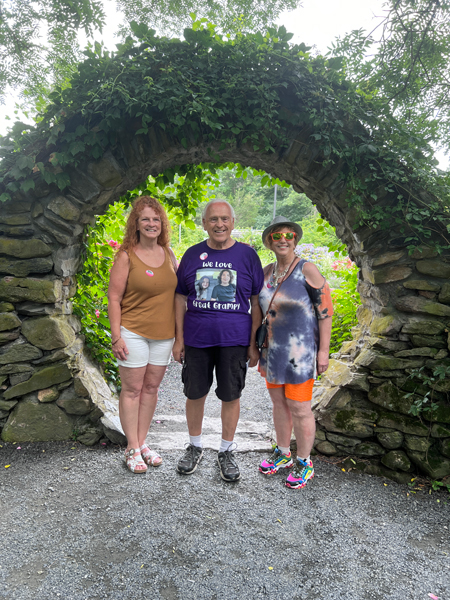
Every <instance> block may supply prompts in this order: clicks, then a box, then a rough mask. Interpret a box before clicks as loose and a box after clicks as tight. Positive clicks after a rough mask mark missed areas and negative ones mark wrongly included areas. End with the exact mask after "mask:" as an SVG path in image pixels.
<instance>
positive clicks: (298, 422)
mask: <svg viewBox="0 0 450 600" xmlns="http://www.w3.org/2000/svg"><path fill="white" fill-rule="evenodd" d="M286 403H287V407H288V410H289V412H290V414H291V415H292V422H293V423H294V433H295V438H296V440H297V456H299V457H300V458H306V457H307V456H309V455H310V453H311V449H312V447H313V444H314V438H315V435H316V421H315V419H314V415H313V413H312V410H311V401H309V402H298V401H297V400H291V399H290V398H286Z"/></svg>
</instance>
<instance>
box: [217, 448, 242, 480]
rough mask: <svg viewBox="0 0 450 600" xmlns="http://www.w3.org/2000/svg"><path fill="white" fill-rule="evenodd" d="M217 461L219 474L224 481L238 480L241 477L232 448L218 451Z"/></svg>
mask: <svg viewBox="0 0 450 600" xmlns="http://www.w3.org/2000/svg"><path fill="white" fill-rule="evenodd" d="M217 462H218V463H219V468H220V476H221V477H222V479H223V480H224V481H238V479H240V478H241V474H240V472H239V467H238V466H237V463H236V461H235V460H234V456H233V452H232V450H227V451H226V452H219V454H218V455H217Z"/></svg>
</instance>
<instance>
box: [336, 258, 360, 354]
mask: <svg viewBox="0 0 450 600" xmlns="http://www.w3.org/2000/svg"><path fill="white" fill-rule="evenodd" d="M333 267H334V268H333V270H334V272H335V273H336V274H337V275H338V276H339V279H340V287H339V288H335V289H333V290H332V293H331V296H332V298H333V306H334V315H333V328H332V330H331V342H330V353H333V352H338V351H339V350H340V348H341V346H342V344H343V343H344V342H346V341H349V340H351V338H352V331H351V330H352V327H354V326H355V325H356V324H357V322H358V321H357V318H356V310H357V308H358V306H359V305H360V304H361V299H360V296H359V294H358V292H357V291H356V286H357V284H358V267H357V266H356V265H355V264H354V263H352V261H351V260H350V259H349V258H347V259H340V260H337V261H335V263H334V265H333Z"/></svg>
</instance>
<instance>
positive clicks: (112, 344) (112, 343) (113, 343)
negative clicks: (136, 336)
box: [111, 337, 122, 346]
mask: <svg viewBox="0 0 450 600" xmlns="http://www.w3.org/2000/svg"><path fill="white" fill-rule="evenodd" d="M120 339H122V338H121V337H118V338H117V340H116V341H115V342H111V346H114V345H115V344H117V342H118V341H119V340H120Z"/></svg>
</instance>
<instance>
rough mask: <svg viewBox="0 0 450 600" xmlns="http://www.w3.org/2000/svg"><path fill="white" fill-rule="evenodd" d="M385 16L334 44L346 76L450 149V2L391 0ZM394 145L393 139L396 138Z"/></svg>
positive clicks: (382, 108) (383, 108)
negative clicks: (374, 26) (372, 28)
mask: <svg viewBox="0 0 450 600" xmlns="http://www.w3.org/2000/svg"><path fill="white" fill-rule="evenodd" d="M384 6H385V7H386V9H387V12H386V16H385V17H384V19H382V21H381V22H380V23H379V24H378V26H377V27H376V28H375V29H374V30H373V31H372V32H370V33H367V32H365V31H363V30H362V29H360V30H358V31H352V32H351V33H350V34H348V35H347V36H345V37H344V38H342V39H339V40H337V41H336V42H335V43H334V44H333V48H332V54H333V55H334V56H341V57H343V58H344V68H345V70H346V76H347V77H348V78H350V79H352V80H353V81H356V82H357V83H358V85H359V88H360V91H361V93H362V94H364V93H365V94H369V95H373V96H376V97H378V98H379V109H378V110H379V111H380V114H382V113H383V112H388V111H389V112H391V113H392V112H394V113H395V115H396V116H397V118H398V119H399V120H400V121H401V122H402V123H403V124H404V125H406V127H407V128H409V129H410V131H411V145H412V146H413V145H415V140H414V134H417V135H420V136H421V137H423V138H424V139H425V140H426V141H428V142H433V143H434V144H435V146H437V147H442V148H445V149H447V150H448V149H449V148H450V3H449V2H448V1H446V0H389V1H388V2H387V3H386V4H385V5H384ZM394 143H395V140H394Z"/></svg>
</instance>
